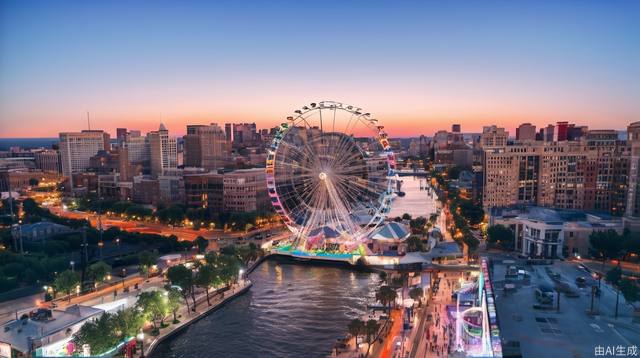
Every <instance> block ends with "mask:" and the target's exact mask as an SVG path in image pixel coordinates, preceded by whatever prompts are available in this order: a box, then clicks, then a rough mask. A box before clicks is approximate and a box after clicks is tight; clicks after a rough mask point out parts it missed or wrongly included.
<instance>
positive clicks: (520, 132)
mask: <svg viewBox="0 0 640 358" xmlns="http://www.w3.org/2000/svg"><path fill="white" fill-rule="evenodd" d="M516 140H519V141H526V140H536V126H534V125H533V124H531V123H523V124H521V125H520V126H519V127H518V128H516Z"/></svg>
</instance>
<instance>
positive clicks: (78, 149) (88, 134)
mask: <svg viewBox="0 0 640 358" xmlns="http://www.w3.org/2000/svg"><path fill="white" fill-rule="evenodd" d="M109 140H110V138H109V134H108V133H105V132H103V131H101V130H83V131H82V132H63V133H60V157H61V159H62V173H63V174H64V175H65V176H66V177H67V178H69V180H70V183H71V187H73V178H72V174H73V173H79V172H83V171H84V170H86V169H87V168H88V167H89V165H90V159H91V157H92V156H94V155H96V154H97V153H98V151H99V150H107V149H109V146H110V144H109Z"/></svg>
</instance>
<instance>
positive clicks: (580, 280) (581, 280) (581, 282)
mask: <svg viewBox="0 0 640 358" xmlns="http://www.w3.org/2000/svg"><path fill="white" fill-rule="evenodd" d="M576 286H578V287H586V286H587V279H586V278H584V277H582V276H580V277H578V278H576Z"/></svg>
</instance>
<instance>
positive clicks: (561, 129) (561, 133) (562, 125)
mask: <svg viewBox="0 0 640 358" xmlns="http://www.w3.org/2000/svg"><path fill="white" fill-rule="evenodd" d="M568 130H569V122H558V123H556V128H555V131H554V132H553V140H554V141H556V142H562V141H565V140H567V131H568Z"/></svg>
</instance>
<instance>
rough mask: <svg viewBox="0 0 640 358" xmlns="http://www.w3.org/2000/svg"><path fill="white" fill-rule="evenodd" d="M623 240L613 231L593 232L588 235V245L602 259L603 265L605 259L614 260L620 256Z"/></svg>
mask: <svg viewBox="0 0 640 358" xmlns="http://www.w3.org/2000/svg"><path fill="white" fill-rule="evenodd" d="M623 240H624V239H623V237H622V235H619V234H618V233H617V232H616V231H615V230H607V231H594V232H592V233H591V235H589V243H590V244H591V247H592V248H593V249H594V250H595V251H596V252H597V253H598V255H599V256H600V257H601V258H602V264H603V265H604V263H605V261H606V260H607V259H615V258H617V257H618V255H620V252H621V251H622V248H623V242H624V241H623Z"/></svg>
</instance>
